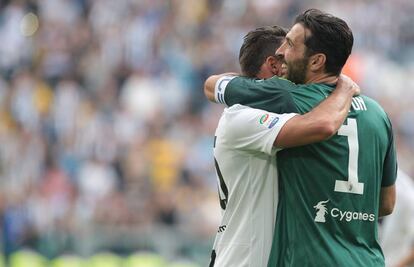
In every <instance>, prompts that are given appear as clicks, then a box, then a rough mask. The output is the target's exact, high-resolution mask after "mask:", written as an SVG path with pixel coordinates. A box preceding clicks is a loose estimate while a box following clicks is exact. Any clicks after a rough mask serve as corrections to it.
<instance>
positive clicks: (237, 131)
mask: <svg viewBox="0 0 414 267" xmlns="http://www.w3.org/2000/svg"><path fill="white" fill-rule="evenodd" d="M295 115H297V114H296V113H286V114H276V113H272V112H268V111H265V110H261V109H254V108H250V107H246V106H243V105H239V104H236V105H234V106H232V107H230V108H227V109H226V110H225V111H224V113H223V122H222V123H221V126H220V127H221V129H220V136H221V138H222V142H223V144H225V145H226V146H227V147H230V148H234V149H241V150H249V151H256V152H263V153H266V154H268V155H274V154H275V153H276V152H277V151H278V150H280V149H276V147H274V146H273V144H274V142H275V140H276V137H277V135H278V134H279V132H280V130H281V129H282V127H283V126H284V125H285V123H286V122H287V121H288V120H289V119H291V118H292V117H294V116H295Z"/></svg>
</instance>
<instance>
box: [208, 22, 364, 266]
mask: <svg viewBox="0 0 414 267" xmlns="http://www.w3.org/2000/svg"><path fill="white" fill-rule="evenodd" d="M285 34H286V32H285V31H284V30H283V29H282V28H280V27H277V26H273V27H270V26H269V27H263V28H258V29H256V30H254V31H251V32H249V33H248V34H247V35H246V36H245V38H244V43H243V45H242V47H241V49H240V55H239V61H240V65H241V69H242V72H243V74H244V75H246V76H250V77H256V78H259V79H266V78H270V77H272V76H273V75H282V74H283V72H284V69H283V68H282V66H281V62H280V61H279V60H278V59H277V58H276V57H275V56H274V52H275V51H276V48H277V47H279V45H280V43H281V41H282V40H283V38H284V36H285ZM230 79H231V77H230V76H228V77H220V78H214V77H213V78H211V79H208V80H207V81H206V83H205V93H206V96H207V97H208V98H211V97H215V99H216V102H220V103H223V101H222V99H220V97H221V94H220V90H222V88H224V87H225V85H226V84H227V83H228V81H229V80H230ZM211 88H215V90H214V92H212V90H211ZM357 91H358V88H357V86H356V85H355V84H354V83H353V82H352V81H351V80H350V79H348V78H346V77H341V79H340V80H339V81H338V84H337V89H336V90H335V91H334V93H333V94H331V95H330V96H329V97H328V98H327V99H326V100H325V101H323V102H322V103H321V104H320V105H318V106H317V107H316V108H314V109H313V110H312V111H311V112H309V113H307V114H304V115H297V114H276V113H271V112H267V111H264V110H258V109H252V108H249V107H246V106H242V105H234V106H232V107H229V108H226V109H225V111H224V112H223V114H222V117H221V119H220V121H219V124H218V127H217V130H216V136H215V142H214V157H215V159H214V160H215V166H216V171H217V177H218V185H219V198H220V206H221V208H222V215H223V217H222V221H221V224H220V226H219V227H218V231H217V235H216V240H215V242H214V247H213V251H212V254H211V261H210V267H213V266H214V267H263V266H266V265H267V261H268V257H269V253H270V249H271V245H272V238H273V232H274V225H275V218H276V210H277V203H278V180H277V166H276V160H275V157H274V156H275V153H276V151H277V150H278V149H280V148H284V147H292V146H299V145H304V144H309V143H313V142H318V141H322V140H325V139H327V138H329V137H330V136H332V135H333V134H334V133H335V132H336V131H337V129H338V128H339V127H340V126H341V124H342V123H343V121H344V119H345V117H346V115H347V113H348V110H349V108H350V105H351V99H352V96H353V95H354V94H357V93H358V92H357ZM212 94H214V96H212Z"/></svg>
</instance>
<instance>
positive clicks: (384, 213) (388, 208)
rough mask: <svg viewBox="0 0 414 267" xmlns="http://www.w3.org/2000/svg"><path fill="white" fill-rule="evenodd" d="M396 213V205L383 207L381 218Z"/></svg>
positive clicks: (391, 204) (390, 204)
mask: <svg viewBox="0 0 414 267" xmlns="http://www.w3.org/2000/svg"><path fill="white" fill-rule="evenodd" d="M393 211H394V203H389V204H386V205H382V206H381V210H380V217H383V216H387V215H390V214H391V213H392V212H393Z"/></svg>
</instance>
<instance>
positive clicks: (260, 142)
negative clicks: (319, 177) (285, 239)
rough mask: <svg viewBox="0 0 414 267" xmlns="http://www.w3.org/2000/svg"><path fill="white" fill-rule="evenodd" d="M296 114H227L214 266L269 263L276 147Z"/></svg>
mask: <svg viewBox="0 0 414 267" xmlns="http://www.w3.org/2000/svg"><path fill="white" fill-rule="evenodd" d="M295 115H296V114H275V113H271V112H267V111H264V110H259V109H253V108H249V107H246V106H242V105H234V106H232V107H230V108H226V109H225V110H224V112H223V114H222V116H221V118H220V121H219V124H218V127H217V130H216V139H215V147H214V157H215V164H216V170H217V177H218V184H219V197H220V205H221V208H222V215H223V217H222V221H221V224H220V226H219V228H218V231H217V235H216V239H215V242H214V247H213V252H212V259H211V263H210V266H214V267H263V266H266V265H267V260H268V257H269V253H270V249H271V245H272V239H273V231H274V225H275V218H276V210H277V203H278V180H277V166H276V158H275V153H276V151H277V150H276V148H275V147H274V146H273V144H274V141H275V139H276V137H277V135H278V133H279V132H280V130H281V129H282V127H283V125H284V124H285V123H286V122H287V121H288V120H289V119H290V118H292V117H293V116H295Z"/></svg>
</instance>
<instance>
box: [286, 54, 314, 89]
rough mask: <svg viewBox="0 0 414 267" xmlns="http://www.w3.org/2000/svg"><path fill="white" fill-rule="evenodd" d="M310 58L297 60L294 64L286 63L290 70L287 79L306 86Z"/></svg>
mask: <svg viewBox="0 0 414 267" xmlns="http://www.w3.org/2000/svg"><path fill="white" fill-rule="evenodd" d="M308 62H309V57H305V58H302V59H297V60H295V61H293V62H290V63H286V65H287V68H288V74H287V79H288V80H290V81H292V82H294V83H296V84H304V83H305V82H306V72H307V65H308Z"/></svg>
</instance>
